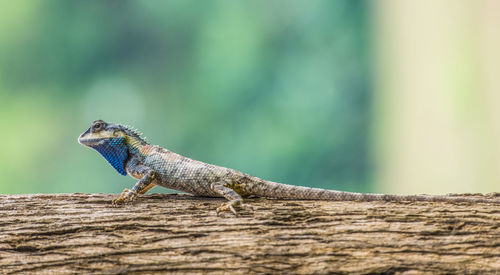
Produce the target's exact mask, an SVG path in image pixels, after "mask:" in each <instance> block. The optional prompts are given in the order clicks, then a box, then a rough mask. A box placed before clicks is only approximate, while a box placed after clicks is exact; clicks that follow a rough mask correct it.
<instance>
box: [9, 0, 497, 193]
mask: <svg viewBox="0 0 500 275" xmlns="http://www.w3.org/2000/svg"><path fill="white" fill-rule="evenodd" d="M424 2H425V1H424ZM457 6H460V5H457ZM419 7H420V6H419ZM398 9H400V10H398ZM422 9H423V10H421V11H420V12H421V13H424V14H425V13H426V12H428V11H432V10H434V7H425V6H424V7H423V8H422ZM468 9H469V7H464V12H465V14H461V15H459V16H458V18H459V19H457V20H461V19H460V18H465V19H467V20H469V18H473V19H470V20H469V21H471V20H472V21H471V22H469V21H467V22H469V23H470V24H475V22H476V21H474V20H476V19H477V18H476V17H471V16H473V15H470V14H467V11H466V10H468ZM404 10H408V14H407V15H408V16H401V14H402V15H404V14H405V13H404V12H402V11H404ZM412 10H413V12H415V10H417V13H416V14H415V15H414V14H413V13H411V12H410V11H412ZM487 10H489V8H488V9H487ZM499 10H500V9H499ZM447 12H448V13H449V11H446V10H445V9H443V13H444V14H438V15H437V16H436V20H440V19H441V18H445V19H446V18H447V17H446V13H447ZM452 12H453V11H452ZM472 12H473V11H472ZM452 16H454V17H453V18H455V17H456V16H455V15H453V14H452ZM460 16H461V17H460ZM495 16H496V14H493V15H492V18H493V17H495ZM407 17H409V18H410V19H411V18H413V19H414V20H415V22H417V21H418V20H420V19H419V18H420V17H419V14H418V8H415V7H412V6H411V5H410V6H404V5H401V4H398V1H380V2H377V3H376V4H374V3H372V2H367V1H350V0H345V1H333V0H332V1H330V0H324V1H321V0H315V1H306V0H257V1H232V0H225V1H224V0H221V1H195V0H192V1H189V0H177V1H163V0H158V1H153V0H144V1H65V0H60V1H26V0H23V1H3V2H1V3H0V131H1V132H2V134H1V135H0V139H1V142H0V152H1V155H0V156H1V157H0V193H64V192H91V193H97V192H105V193H118V192H121V190H123V188H125V187H130V186H132V185H133V184H134V180H133V179H132V178H130V177H122V176H120V175H119V174H117V173H116V172H115V171H114V169H113V168H112V167H111V166H109V165H108V164H107V163H106V161H105V160H104V159H103V158H102V157H101V156H100V155H99V154H98V153H96V152H95V151H92V150H90V149H88V148H84V147H83V146H81V145H79V144H78V143H77V137H78V135H79V134H80V133H81V132H83V131H84V130H86V129H87V128H88V126H89V125H90V123H91V122H92V121H93V120H96V119H103V120H105V121H109V122H116V123H124V124H129V125H133V126H134V127H136V128H138V129H139V130H140V131H142V132H143V133H145V136H146V137H147V139H148V141H149V142H151V143H152V144H157V145H161V146H163V147H166V148H168V149H170V150H173V151H175V152H177V153H180V154H183V155H185V156H188V157H191V158H195V159H198V160H201V161H205V162H209V163H214V164H217V165H222V166H227V167H231V168H234V169H238V170H241V171H244V172H247V173H250V174H253V175H256V176H259V177H262V178H265V179H269V180H273V181H277V182H284V183H289V184H295V185H304V186H314V187H322V188H330V189H340V190H349V191H362V192H371V191H384V192H399V193H408V192H410V193H411V192H413V191H421V192H427V193H433V192H441V191H443V190H448V191H449V192H457V191H489V190H494V189H495V188H496V187H498V185H497V184H496V179H497V178H496V174H495V173H496V169H494V168H495V167H494V166H492V167H493V168H492V170H491V171H489V170H488V171H482V170H481V171H479V172H477V173H476V174H478V175H480V176H481V177H470V178H465V180H464V181H463V183H462V184H458V186H459V187H458V188H455V187H456V186H457V182H456V181H455V179H454V178H453V177H452V178H444V179H442V178H440V176H439V175H442V174H445V175H448V174H453V173H456V172H457V171H461V168H464V169H465V170H467V169H469V168H470V167H471V166H470V165H467V164H464V165H463V167H462V166H457V167H455V166H452V167H449V169H448V170H447V169H446V168H445V169H436V167H439V165H440V164H442V163H447V162H446V161H447V159H439V158H438V160H436V161H435V162H433V161H432V160H433V159H436V157H435V156H436V155H440V156H441V155H442V154H441V153H439V152H437V153H433V152H434V151H432V150H434V149H435V148H433V147H432V146H431V145H432V144H433V143H432V142H435V141H436V140H438V141H439V144H442V143H441V142H446V139H452V140H456V135H454V134H452V135H450V136H446V135H444V136H443V135H441V136H440V135H439V132H436V131H435V129H442V128H443V127H444V128H445V129H448V128H449V127H451V126H450V125H448V124H446V122H445V124H444V125H441V124H439V125H437V126H436V125H435V128H434V126H433V127H431V128H429V123H428V122H429V119H428V118H427V117H425V116H423V117H421V118H419V117H418V115H417V119H414V120H411V118H412V117H414V116H412V115H411V114H412V113H411V112H408V114H409V115H408V116H407V117H408V118H409V119H408V120H405V115H404V113H405V112H406V110H407V107H408V106H414V105H412V104H413V103H415V104H418V103H419V102H420V101H419V100H418V99H412V98H411V97H410V98H407V97H402V96H398V95H399V94H400V93H401V92H402V89H403V90H404V87H414V85H409V86H404V85H403V84H405V83H411V81H409V80H408V81H407V79H406V78H402V79H401V78H398V77H395V76H394V74H393V73H395V72H396V73H397V72H401V71H403V72H404V69H405V68H413V67H412V66H417V67H418V66H420V67H418V68H421V69H422V70H424V69H425V70H427V69H428V67H432V66H435V64H433V63H432V61H433V60H428V61H429V62H428V63H426V60H425V58H424V59H423V61H421V62H423V64H417V65H414V63H411V62H409V63H408V64H406V63H403V64H400V63H398V61H399V60H401V56H397V55H394V54H395V53H397V54H399V55H402V56H403V57H404V56H414V54H415V52H414V49H412V48H411V47H410V48H405V46H404V45H406V44H403V46H401V45H400V44H398V43H400V42H401V41H405V39H406V40H408V39H410V40H411V39H413V40H415V37H414V36H412V35H411V31H412V29H411V28H412V26H413V25H411V22H410V23H409V28H410V30H409V31H410V34H408V32H407V29H403V30H401V33H402V34H401V35H402V36H401V37H399V36H398V32H397V30H395V29H394V28H396V27H395V26H399V25H398V23H399V21H401V20H410V19H408V18H407ZM388 18H389V19H388ZM474 18H476V19H474ZM387 20H389V22H386V21H387ZM390 20H393V21H394V22H393V21H390ZM398 20H399V21H398ZM438 24H439V22H438ZM413 31H415V30H413ZM417 33H418V30H417ZM427 33H428V32H426V31H425V29H424V31H422V33H421V34H420V35H423V36H424V37H423V38H422V39H423V40H418V39H416V40H415V41H413V40H411V41H413V42H417V43H413V44H411V42H410V44H411V45H415V49H416V50H417V52H418V49H419V46H418V43H421V42H422V41H432V38H429V37H425V34H427ZM492 33H493V32H492ZM488 37H490V36H488ZM452 38H454V37H452ZM452 38H450V39H452ZM460 38H461V36H459V37H458V38H456V39H458V40H460ZM446 41H453V40H446ZM478 43H479V42H478ZM431 45H434V44H432V42H431ZM478 45H482V44H478ZM398 48H399V49H400V51H397V50H398ZM431 48H432V47H431ZM470 49H472V50H470ZM484 51H486V50H484ZM484 51H483V50H482V49H479V48H478V47H476V46H475V44H474V45H472V46H468V45H465V46H463V45H462V46H461V48H459V50H458V52H457V53H455V54H456V56H451V57H449V58H450V60H452V61H453V60H455V58H457V56H458V60H461V59H460V57H462V56H466V57H468V56H469V55H470V52H472V53H480V54H483V53H484ZM430 52H433V51H432V49H431V50H430ZM492 52H493V51H492ZM423 54H425V52H424V53H423ZM467 54H469V55H467ZM418 57H419V56H418V54H417V57H416V61H419V60H420V58H418ZM488 57H489V56H488ZM403 59H404V58H403ZM450 60H448V59H447V60H444V61H442V63H443V64H448V63H450V62H449V61H450ZM467 60H468V59H466V61H465V62H467ZM472 60H474V59H473V58H472ZM434 61H435V60H434ZM438 61H439V60H438ZM438 61H436V62H438ZM471 62H473V61H471ZM398 64H399V65H398ZM440 64H441V63H440ZM474 64H475V63H474ZM467 65H468V64H461V63H458V64H456V62H455V63H454V62H451V65H450V68H451V71H452V72H455V71H456V68H457V67H459V68H460V67H461V66H467ZM446 68H448V67H446ZM446 68H445V69H443V70H444V71H446V70H447V69H446ZM470 70H472V72H473V73H474V72H479V71H481V70H480V68H472V69H470ZM417 72H418V70H417ZM396 75H397V74H396ZM408 75H409V76H410V77H409V78H410V79H411V76H413V75H418V73H417V74H416V73H415V72H413V73H411V72H410V73H408ZM463 75H469V71H465V72H464V71H463V70H458V77H456V78H455V77H447V78H446V79H444V80H440V79H438V80H435V82H431V83H442V82H443V81H444V82H446V83H455V82H456V81H462V82H463V81H464V80H463ZM430 76H432V75H430ZM473 76H474V77H475V78H474V79H479V78H481V75H479V76H478V73H476V74H473ZM417 80H419V81H417V82H418V83H421V81H420V80H422V79H417ZM422 81H424V82H426V80H425V79H423V80H422ZM426 83H427V82H426ZM460 83H461V82H459V83H458V84H460ZM467 83H469V82H467ZM398 84H400V85H399V86H398ZM458 84H457V85H458ZM476 84H477V83H475V82H472V84H470V85H469V86H467V87H469V88H470V90H471V91H472V90H474V91H477V90H476V89H475V88H477V87H478V86H479V87H482V88H484V87H483V86H481V85H480V84H477V85H476ZM475 85H476V86H475ZM432 87H437V88H439V87H440V86H439V85H437V84H436V85H435V86H432ZM450 87H452V88H450V89H451V93H452V94H454V91H453V87H454V86H453V85H451V86H450ZM484 89H486V88H484ZM492 89H493V90H494V89H495V88H492ZM410 90H411V89H410ZM427 90H428V89H427ZM431 90H432V89H431ZM439 91H441V90H439ZM409 93H410V94H415V93H417V94H418V93H419V91H415V92H409ZM403 94H404V93H403ZM433 96H434V93H428V94H427V95H424V96H423V97H424V99H422V100H421V102H424V103H425V102H428V101H426V100H429V101H432V102H436V100H435V99H434V98H432V97H433ZM472 97H473V98H474V96H472ZM470 98H471V96H470V95H469V94H467V92H465V93H464V92H462V93H458V96H452V99H443V102H444V103H443V104H445V103H446V102H450V101H452V102H455V101H458V102H463V101H464V100H466V101H467V100H469V99H470ZM437 102H439V101H437ZM481 102H482V101H479V103H478V101H477V100H476V101H473V103H472V107H470V108H472V109H477V108H482V107H484V106H480V107H478V104H483V103H484V102H483V103H481ZM488 102H489V101H488ZM405 104H408V106H407V105H405ZM436 104H438V103H436ZM445 105H446V104H445ZM462 105H463V106H462ZM462 105H461V106H462V109H460V110H458V111H456V112H463V108H465V109H466V110H467V108H469V107H468V106H469V105H468V104H462ZM419 106H420V107H419ZM440 106H441V105H439V104H438V105H437V107H436V110H441V109H442V108H440ZM464 106H465V107H464ZM415 108H416V109H417V110H421V108H423V109H424V110H428V108H426V107H425V106H422V105H417V106H416V107H415ZM491 108H492V109H495V106H493V107H491ZM408 109H409V110H411V108H408ZM456 112H455V111H454V110H451V111H449V112H448V111H444V113H445V114H448V115H449V114H451V116H452V117H455V113H456ZM424 113H427V111H424ZM417 114H418V111H417ZM432 117H433V118H434V116H432ZM491 117H492V119H493V122H492V125H489V124H488V125H482V126H481V127H483V128H481V129H493V128H494V126H495V125H497V122H498V120H497V119H496V118H497V117H498V116H497V114H494V115H492V116H491ZM390 118H397V119H396V120H394V119H392V120H391V119H390ZM482 120H483V117H481V116H479V117H473V118H472V119H470V120H467V121H465V122H464V125H465V126H464V127H466V126H467V125H475V124H477V123H476V122H478V121H482ZM453 121H454V120H453ZM459 121H461V120H460V119H459ZM455 122H456V121H455ZM430 124H432V123H430ZM400 125H407V126H408V125H410V126H408V127H413V126H414V128H415V129H414V128H411V129H409V130H408V129H406V128H404V127H403V128H401V127H400ZM453 125H455V124H453ZM431 126H432V125H431ZM419 127H420V128H419ZM412 129H413V130H412ZM419 129H420V130H421V131H423V132H424V133H426V135H425V136H431V137H435V138H431V139H430V140H431V141H432V142H431V143H432V144H431V145H429V144H426V143H425V139H422V140H424V142H422V143H420V142H416V143H411V140H412V139H411V137H414V135H413V134H412V133H420V131H419ZM495 129H496V128H495ZM499 129H500V128H499ZM412 131H413V132H412ZM401 133H408V135H407V137H410V138H408V140H407V139H405V138H404V137H405V135H401ZM495 133H496V132H495ZM457 135H460V133H458V134H457ZM488 135H492V133H490V132H489V131H487V130H485V131H482V132H481V133H480V134H479V136H480V138H482V139H485V140H486V139H488V137H489V136H488ZM440 138H441V139H440ZM482 139H481V140H482ZM418 140H421V139H418ZM488 140H490V139H488ZM491 140H494V139H493V138H491ZM483 141H484V140H483ZM462 142H469V143H471V144H474V143H475V142H476V141H474V140H473V141H467V140H466V141H460V140H458V141H457V148H461V147H463V146H462V145H463V143H462ZM491 142H493V143H494V144H497V143H496V142H495V141H491ZM482 146H483V145H482ZM484 146H486V148H488V146H489V147H491V146H490V145H484ZM484 146H483V147H484ZM408 147H410V148H413V149H414V150H413V151H415V152H413V151H411V152H406V151H405V150H403V152H406V153H405V154H404V156H410V157H409V158H408V159H405V158H401V157H400V156H399V155H398V154H401V152H402V150H401V149H402V148H403V149H404V148H408ZM483 147H480V148H479V149H478V150H483V149H481V148H483ZM438 148H439V146H438ZM454 148H455V147H454ZM454 148H451V149H450V150H451V151H452V152H454V151H453V150H454ZM472 148H473V149H474V148H475V147H474V146H473V147H472ZM495 148H496V147H495ZM483 151H484V150H483ZM483 151H480V152H479V155H477V157H476V159H474V163H476V164H477V163H478V161H479V162H480V161H482V159H483V155H481V154H482V153H481V152H483ZM398 152H399V153H398ZM474 152H475V151H474ZM483 153H484V154H488V153H489V151H488V150H486V151H485V152H483ZM412 154H416V155H417V157H416V158H411V156H412ZM419 154H420V155H419ZM493 154H494V156H497V153H496V151H495V150H493ZM498 155H500V154H498ZM422 156H423V158H419V157H422ZM425 156H427V157H428V159H426V158H425ZM455 158H456V156H455V155H454V154H451V155H450V159H455ZM467 158H469V159H470V157H468V155H464V156H462V155H460V160H462V159H464V161H465V162H467ZM487 160H491V159H487ZM494 161H497V159H496V158H495V160H494ZM429 162H431V163H435V165H434V164H432V165H430V164H429ZM460 163H461V165H462V162H460ZM488 163H491V162H490V161H489V162H488ZM494 163H496V164H498V162H494ZM419 165H421V166H419ZM425 165H428V166H430V168H429V169H428V170H426V166H425ZM476 166H478V167H482V166H481V163H479V164H477V165H476ZM405 167H406V168H408V167H410V168H411V169H412V170H411V171H410V172H408V171H407V170H408V169H406V168H405ZM474 167H475V166H474ZM474 167H472V168H470V169H474ZM405 169H406V170H405ZM434 170H439V171H434ZM474 171H476V170H474ZM422 175H427V177H423V178H419V177H420V176H422ZM432 175H436V176H435V177H433V176H432ZM474 175H475V174H474ZM483 176H484V177H483ZM459 178H462V177H461V176H460V177H459ZM407 179H410V180H408V181H407ZM419 179H425V180H426V181H427V182H428V183H429V184H428V185H427V186H426V185H425V184H424V185H420V183H419V182H421V181H420V180H419ZM484 179H488V180H486V183H485V184H482V185H478V184H477V182H476V180H483V181H484ZM405 184H408V185H405ZM422 186H423V187H422ZM436 186H441V187H443V186H444V188H442V189H439V188H435V187H436ZM454 186H455V187H454ZM154 191H155V192H161V191H162V190H161V189H160V188H155V189H154Z"/></svg>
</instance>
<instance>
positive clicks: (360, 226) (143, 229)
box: [0, 194, 500, 274]
mask: <svg viewBox="0 0 500 275" xmlns="http://www.w3.org/2000/svg"><path fill="white" fill-rule="evenodd" d="M492 196H498V194H493V195H492ZM113 198H114V196H113V195H104V194H55V195H3V196H0V273H6V274H9V273H22V274H26V273H37V274H60V273H96V274H102V273H104V274H120V273H145V274H149V273H154V272H169V271H170V272H179V273H204V272H214V273H222V272H228V273H241V274H243V273H244V274H247V273H302V274H309V273H319V274H321V273H345V274H367V273H371V274H373V273H384V274H391V273H399V274H420V273H429V274H445V273H448V274H449V273H470V274H488V273H492V274H495V273H497V274H499V273H500V209H499V206H498V205H489V204H469V203H429V202H413V203H383V202H324V201H281V200H266V199H251V200H247V204H248V205H251V206H252V207H253V211H252V210H242V211H241V214H240V216H239V217H232V216H230V215H225V217H217V216H216V214H215V208H216V207H217V206H219V205H220V203H222V202H223V200H221V199H208V198H195V197H191V196H189V195H160V194H155V195H147V196H143V197H141V198H139V199H138V200H137V202H135V203H133V204H131V205H125V206H118V207H117V206H112V205H110V201H111V200H112V199H113Z"/></svg>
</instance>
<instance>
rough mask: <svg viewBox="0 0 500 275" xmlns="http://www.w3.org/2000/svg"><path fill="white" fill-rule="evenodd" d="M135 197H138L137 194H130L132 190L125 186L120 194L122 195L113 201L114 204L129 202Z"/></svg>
mask: <svg viewBox="0 0 500 275" xmlns="http://www.w3.org/2000/svg"><path fill="white" fill-rule="evenodd" d="M135 197H136V196H135V195H131V194H130V190H128V189H126V188H125V189H124V190H123V192H122V193H121V194H120V196H119V197H118V198H116V199H114V200H113V201H112V202H111V203H112V204H113V205H119V204H125V203H127V202H131V201H133V200H134V199H135Z"/></svg>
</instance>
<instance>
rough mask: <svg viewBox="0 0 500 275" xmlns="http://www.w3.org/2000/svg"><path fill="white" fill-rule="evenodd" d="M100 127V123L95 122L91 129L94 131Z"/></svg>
mask: <svg viewBox="0 0 500 275" xmlns="http://www.w3.org/2000/svg"><path fill="white" fill-rule="evenodd" d="M101 128H102V123H96V124H94V126H92V129H93V130H94V131H97V130H100V129H101Z"/></svg>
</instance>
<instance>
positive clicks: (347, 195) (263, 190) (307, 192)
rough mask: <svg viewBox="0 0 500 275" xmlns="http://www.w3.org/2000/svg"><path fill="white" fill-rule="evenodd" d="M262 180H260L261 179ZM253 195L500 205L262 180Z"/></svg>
mask: <svg viewBox="0 0 500 275" xmlns="http://www.w3.org/2000/svg"><path fill="white" fill-rule="evenodd" d="M259 180H260V179H259ZM251 193H252V194H253V195H256V196H259V197H266V198H274V199H297V200H327V201H393V202H399V201H429V202H479V203H494V204H500V198H498V199H488V198H475V197H459V196H453V195H385V194H370V193H368V194H367V193H355V192H343V191H335V190H327V189H320V188H310V187H303V186H295V185H289V184H282V183H277V182H272V181H265V180H260V181H259V182H258V183H257V184H255V185H254V186H252V190H251Z"/></svg>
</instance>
